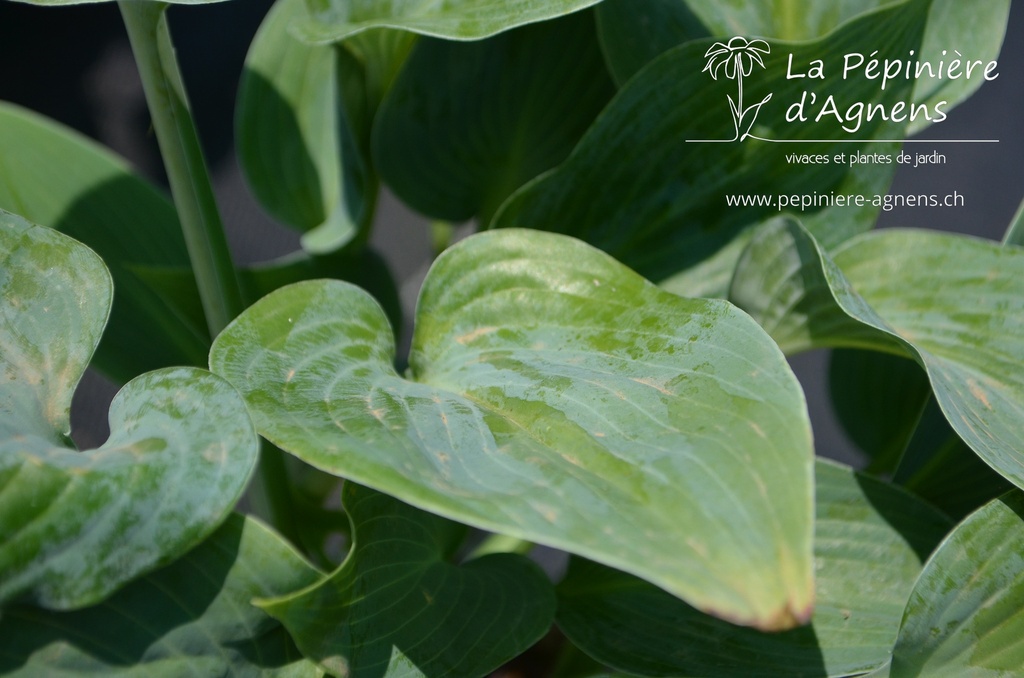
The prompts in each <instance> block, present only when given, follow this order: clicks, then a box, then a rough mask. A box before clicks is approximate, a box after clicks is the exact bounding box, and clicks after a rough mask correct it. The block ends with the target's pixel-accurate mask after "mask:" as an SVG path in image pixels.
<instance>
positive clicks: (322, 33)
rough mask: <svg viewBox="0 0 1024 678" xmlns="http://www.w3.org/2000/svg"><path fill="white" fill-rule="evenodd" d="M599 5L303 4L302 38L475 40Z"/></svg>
mask: <svg viewBox="0 0 1024 678" xmlns="http://www.w3.org/2000/svg"><path fill="white" fill-rule="evenodd" d="M598 2H600V0H502V1H501V2H494V0H445V1H444V2H440V3H439V2H436V1H435V0H405V1H404V2H398V3H395V2H385V3H381V2H378V0H307V4H308V6H309V9H310V13H311V14H312V15H313V18H312V19H311V20H308V21H305V22H302V23H300V24H298V28H299V29H300V34H301V36H302V37H303V39H305V40H307V41H309V42H315V43H328V42H338V41H340V40H344V39H345V38H347V37H349V36H352V35H355V34H356V33H361V32H363V31H366V30H368V29H371V28H400V29H402V30H406V31H412V32H413V33H421V34H423V35H433V36H435V37H439V38H446V39H449V40H479V39H481V38H486V37H488V36H491V35H494V34H496V33H501V32H502V31H507V30H509V29H511V28H515V27H517V26H523V25H525V24H532V23H536V22H539V21H546V20H548V19H554V18H555V17H559V16H563V15H565V14H571V13H572V12H577V11H579V10H581V9H584V8H587V7H590V6H591V5H595V4H597V3H598Z"/></svg>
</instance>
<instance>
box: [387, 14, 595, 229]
mask: <svg viewBox="0 0 1024 678" xmlns="http://www.w3.org/2000/svg"><path fill="white" fill-rule="evenodd" d="M612 92H613V87H612V84H611V81H610V80H609V78H608V75H607V73H606V71H605V68H604V61H603V60H602V58H601V52H600V49H599V48H598V45H597V37H596V35H595V32H594V18H593V15H592V14H591V13H590V12H578V13H576V14H574V15H572V16H568V17H564V18H561V19H557V20H554V21H546V22H544V23H540V24H535V25H531V26H525V27H522V28H518V29H516V30H514V31H509V32H507V33H504V34H502V35H498V36H495V37H493V38H490V39H488V40H484V41H480V42H471V43H461V42H452V41H446V40H440V39H435V38H422V39H420V40H419V42H418V43H417V44H416V46H415V47H414V48H413V50H412V53H411V54H410V55H409V59H408V61H407V62H406V64H405V67H404V68H403V70H402V72H401V74H400V75H399V76H398V79H397V81H396V82H395V84H394V86H393V87H392V88H391V90H390V92H389V93H388V96H387V98H386V99H385V100H384V103H383V104H382V105H381V109H380V113H379V116H378V118H377V120H376V122H375V124H374V130H373V157H374V164H375V166H376V167H377V169H378V171H379V172H380V174H381V177H382V178H383V179H384V181H385V182H387V184H388V185H389V186H390V187H391V189H392V190H394V191H395V193H396V194H397V195H398V196H399V197H400V198H401V199H402V200H403V202H405V203H406V204H407V205H409V206H410V207H413V208H414V209H416V210H418V211H419V212H421V213H423V214H426V215H427V216H430V217H433V218H436V219H446V220H449V221H456V222H458V221H466V220H469V219H471V218H473V217H475V216H479V218H480V220H481V223H483V224H486V223H487V222H488V221H489V220H490V217H491V216H493V214H494V212H495V211H496V210H497V209H498V206H499V205H501V203H502V202H504V201H505V199H506V198H507V197H508V196H509V194H510V193H512V191H514V190H515V189H517V188H519V187H520V186H521V185H523V184H524V183H526V182H527V181H528V180H530V179H532V178H534V177H535V176H537V175H538V174H540V173H541V172H543V171H545V170H548V169H550V168H551V167H553V166H554V165H556V164H558V163H559V162H561V161H562V160H563V159H564V158H565V156H567V155H568V154H569V151H571V150H572V147H573V146H574V145H575V144H576V142H577V141H578V140H579V138H580V136H582V134H583V132H584V131H586V129H587V127H588V126H589V125H590V123H591V122H592V121H593V120H594V118H595V117H596V116H597V114H598V113H599V112H600V110H601V109H602V108H603V107H604V105H605V104H606V103H607V101H608V100H609V99H610V98H611V95H612Z"/></svg>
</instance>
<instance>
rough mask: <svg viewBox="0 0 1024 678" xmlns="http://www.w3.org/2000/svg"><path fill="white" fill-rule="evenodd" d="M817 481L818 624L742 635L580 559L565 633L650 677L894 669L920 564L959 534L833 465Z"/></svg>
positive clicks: (928, 510)
mask: <svg viewBox="0 0 1024 678" xmlns="http://www.w3.org/2000/svg"><path fill="white" fill-rule="evenodd" d="M815 481H816V486H817V492H816V502H817V506H816V511H817V521H816V523H815V525H816V526H815V541H814V555H815V580H816V581H815V588H816V591H817V595H816V599H817V600H816V606H815V610H814V617H813V618H812V620H811V625H810V626H807V627H804V628H800V629H794V630H792V631H787V632H785V633H761V632H759V631H756V630H754V629H748V628H742V627H738V626H733V625H731V624H728V623H726V622H723V621H721V620H718V619H715V618H713V617H709V616H707V615H704V614H701V613H700V612H698V611H696V610H694V609H693V608H692V607H690V606H688V605H686V604H685V603H683V602H682V601H680V600H678V599H677V598H674V597H672V596H671V595H669V594H667V593H665V592H664V591H662V590H660V589H658V588H656V587H654V586H652V585H651V584H648V583H647V582H644V581H642V580H640V579H637V578H636V577H631V576H630V575H627V574H623V573H621V572H616V571H615V570H612V569H610V568H607V567H603V566H600V565H596V564H594V563H591V562H588V561H584V560H582V559H579V558H576V559H573V560H572V561H571V564H570V566H569V573H568V575H567V576H566V578H565V580H563V582H562V583H561V584H560V585H559V587H558V596H559V607H558V625H559V626H560V627H561V628H562V630H563V631H565V633H566V635H567V636H569V638H570V639H571V640H572V641H573V642H574V643H575V644H576V645H577V646H579V647H580V648H582V649H583V650H585V651H586V652H587V653H589V654H590V655H592V656H593V657H594V658H595V659H597V660H598V661H600V662H602V663H605V664H608V665H610V666H614V667H615V668H617V669H621V670H625V671H630V672H634V673H638V674H641V675H646V676H711V675H713V676H744V677H745V676H751V675H757V676H780V677H788V676H796V675H800V676H846V675H853V674H857V673H860V672H863V671H869V670H871V669H874V668H876V667H878V666H880V665H882V664H884V663H885V662H886V661H887V660H888V659H889V655H890V652H891V651H892V646H893V643H894V642H895V639H896V634H897V632H898V630H899V624H900V618H901V615H902V611H903V607H904V605H905V604H906V601H907V598H908V597H909V595H910V591H911V588H912V587H913V586H914V581H915V579H916V578H917V575H918V574H919V573H920V571H921V566H922V563H923V562H924V560H925V559H926V558H927V556H928V554H929V553H931V551H932V549H933V548H934V547H935V546H936V545H937V544H938V543H939V541H941V540H942V538H943V537H944V536H945V535H946V533H947V532H948V531H949V529H950V528H951V527H952V525H951V524H950V522H949V519H948V518H945V517H944V516H943V515H942V514H940V513H939V512H938V511H936V510H935V509H933V508H932V507H930V506H928V505H927V504H925V503H924V502H922V501H921V500H919V499H916V498H914V497H913V496H911V495H910V494H908V493H906V492H904V491H901V490H900V489H898V488H896V487H893V486H891V485H886V484H885V483H882V482H880V481H877V480H873V479H871V478H869V477H867V476H863V475H860V474H857V473H854V472H852V471H851V470H850V469H847V468H844V467H840V466H838V465H836V464H833V463H831V462H825V461H819V462H818V464H817V468H816V473H815Z"/></svg>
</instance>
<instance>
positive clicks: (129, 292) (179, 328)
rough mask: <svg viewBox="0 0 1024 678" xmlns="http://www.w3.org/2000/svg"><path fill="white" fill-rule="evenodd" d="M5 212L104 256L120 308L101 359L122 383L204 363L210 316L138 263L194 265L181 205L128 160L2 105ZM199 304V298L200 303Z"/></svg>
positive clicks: (0, 186)
mask: <svg viewBox="0 0 1024 678" xmlns="http://www.w3.org/2000/svg"><path fill="white" fill-rule="evenodd" d="M0 209H6V210H8V211H11V212H16V213H17V214H20V215H21V216H23V217H24V218H26V219H28V220H29V221H31V222H33V223H37V224H42V225H44V226H50V227H51V228H55V229H57V230H58V231H61V232H62V233H66V234H67V235H70V236H71V237H73V238H75V239H77V240H79V241H81V242H83V243H85V244H86V245H88V246H89V247H90V248H92V249H93V250H94V251H95V252H96V253H97V254H99V255H100V256H101V257H103V261H104V263H106V265H107V266H108V267H109V268H110V272H111V274H112V275H113V278H114V285H115V293H114V308H113V311H112V312H111V316H110V323H109V325H108V327H107V330H106V332H105V333H104V337H103V341H102V342H101V344H100V347H99V349H98V351H97V353H96V359H95V360H96V365H97V367H99V368H100V369H101V370H102V371H103V372H104V373H106V374H108V375H109V376H110V377H112V378H113V379H114V380H116V381H118V382H122V383H123V382H126V381H128V380H129V379H131V378H132V377H135V376H137V375H139V374H141V373H143V372H145V371H147V370H151V369H155V368H158V367H166V366H167V365H182V364H184V365H197V366H198V365H204V364H205V361H206V355H207V353H208V351H209V335H208V333H207V329H206V325H205V320H204V319H203V318H202V316H200V317H199V318H198V322H197V319H196V318H195V317H193V315H192V314H190V313H189V312H188V310H187V308H188V306H189V301H188V300H187V299H183V300H178V299H174V298H172V297H168V296H165V295H161V294H159V293H158V292H156V291H155V290H153V289H152V288H151V287H149V286H148V285H147V284H146V283H145V282H144V281H143V280H142V279H140V277H139V276H138V275H137V274H136V272H135V271H136V268H138V267H150V268H168V267H170V268H180V269H186V270H188V269H189V259H188V252H187V251H186V249H185V241H184V239H183V238H182V235H181V228H180V226H179V225H178V218H177V215H176V214H175V211H174V207H173V206H172V205H171V203H170V202H168V200H167V199H166V198H165V197H164V196H163V195H161V194H160V193H159V192H157V191H156V190H155V189H154V188H153V187H152V186H150V185H149V184H148V183H147V182H145V181H143V180H142V179H140V178H138V177H137V176H136V175H134V174H132V173H131V172H130V171H129V169H128V167H127V166H126V165H125V163H124V162H123V161H122V160H120V159H119V158H116V157H114V156H113V155H111V154H110V153H109V152H108V151H106V150H104V149H102V148H100V147H99V146H97V145H96V144H94V143H93V142H91V141H89V140H87V139H85V138H84V137H82V136H81V135H79V134H77V133H76V132H73V131H71V130H70V129H67V128H65V127H62V126H60V125H57V124H56V123H54V122H52V121H49V120H46V119H45V118H42V117H40V116H38V115H36V114H34V113H31V112H29V111H26V110H23V109H21V108H17V107H15V106H11V105H9V104H3V103H0ZM196 301H198V300H196Z"/></svg>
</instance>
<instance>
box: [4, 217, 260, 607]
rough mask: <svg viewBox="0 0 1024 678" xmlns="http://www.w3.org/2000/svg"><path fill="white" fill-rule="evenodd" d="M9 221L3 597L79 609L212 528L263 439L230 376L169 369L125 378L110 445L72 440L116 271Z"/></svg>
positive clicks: (50, 235) (78, 248)
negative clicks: (90, 446) (72, 419)
mask: <svg viewBox="0 0 1024 678" xmlns="http://www.w3.org/2000/svg"><path fill="white" fill-rule="evenodd" d="M0 219H2V220H3V224H2V226H3V228H0V261H2V264H3V265H2V266H0V271H2V273H0V287H2V292H3V294H2V295H0V299H2V302H0V346H3V352H2V354H0V360H2V362H0V365H2V368H3V370H2V375H0V535H2V536H0V601H3V602H5V603H6V602H9V601H11V600H15V599H27V600H30V601H32V602H34V603H36V604H39V605H42V606H45V607H50V608H58V609H66V608H73V607H81V606H84V605H89V604H92V603H94V602H97V601H98V600H100V599H102V598H103V597H105V596H107V595H109V594H110V593H111V592H113V591H114V590H116V589H117V588H119V587H120V586H122V585H124V584H125V583H126V582H127V581H128V580H130V579H132V578H133V577H135V576H138V575H139V574H141V573H143V572H146V571H149V570H152V569H154V568H155V567H157V566H159V565H161V564H164V563H166V562H167V561H169V560H170V559H171V558H173V557H175V556H177V555H179V554H180V553H181V552H182V551H184V550H186V549H188V548H190V547H191V546H194V545H195V544H197V543H198V542H199V541H200V540H202V539H203V538H204V537H205V536H207V535H208V534H210V532H212V531H213V530H214V529H215V528H216V527H217V525H219V524H220V522H221V521H222V520H223V519H224V517H225V516H226V515H227V514H228V512H229V511H230V510H231V508H232V506H233V505H234V502H235V501H236V500H237V499H238V497H239V496H240V495H241V493H242V490H243V489H244V488H245V484H246V482H247V480H248V478H249V474H250V473H251V471H252V468H253V465H254V463H255V460H256V455H257V451H258V443H257V438H256V435H255V433H254V432H253V429H252V425H251V423H250V422H249V418H248V415H247V414H246V411H245V405H244V403H243V402H242V400H241V398H239V396H238V394H237V393H236V392H235V391H234V389H232V388H231V386H230V385H228V384H227V383H226V382H225V381H224V380H223V379H220V378H218V377H216V376H214V375H212V374H210V373H208V372H205V371H202V370H198V369H195V368H172V369H166V370H160V371H157V372H150V373H147V374H145V375H143V376H141V377H138V378H137V379H135V380H133V381H132V382H130V383H129V384H128V385H127V386H125V387H124V388H123V389H122V390H121V392H120V393H119V394H118V395H117V397H116V398H115V399H114V402H113V404H112V405H111V409H110V428H111V431H112V432H113V433H112V434H111V436H110V439H109V440H108V441H107V442H106V444H104V445H103V446H102V447H101V448H99V449H98V450H94V451H90V452H78V451H76V450H73V449H68V448H67V447H66V446H65V445H66V444H67V442H68V433H69V420H68V411H69V409H70V406H71V396H72V393H73V391H74V388H75V386H76V385H77V384H78V381H79V379H80V378H81V376H82V373H83V372H84V371H85V368H86V365H87V364H88V361H89V357H90V355H91V352H92V350H93V349H94V347H95V344H96V341H97V340H98V338H99V335H100V332H101V331H102V328H103V324H104V322H105V321H106V317H107V313H108V312H109V303H110V296H111V290H110V278H109V275H108V274H107V272H106V270H105V269H104V267H103V264H102V262H101V261H100V260H99V258H98V257H97V256H96V255H95V254H93V253H92V252H91V251H89V250H88V249H87V248H85V247H84V246H82V245H81V244H80V243H77V242H75V241H74V240H72V239H71V238H68V237H67V236H64V235H61V234H60V233H58V232H56V231H53V230H50V229H47V228H44V227H41V226H33V225H31V224H28V223H27V222H25V221H23V220H21V219H18V218H16V217H12V216H10V215H3V214H0Z"/></svg>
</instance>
